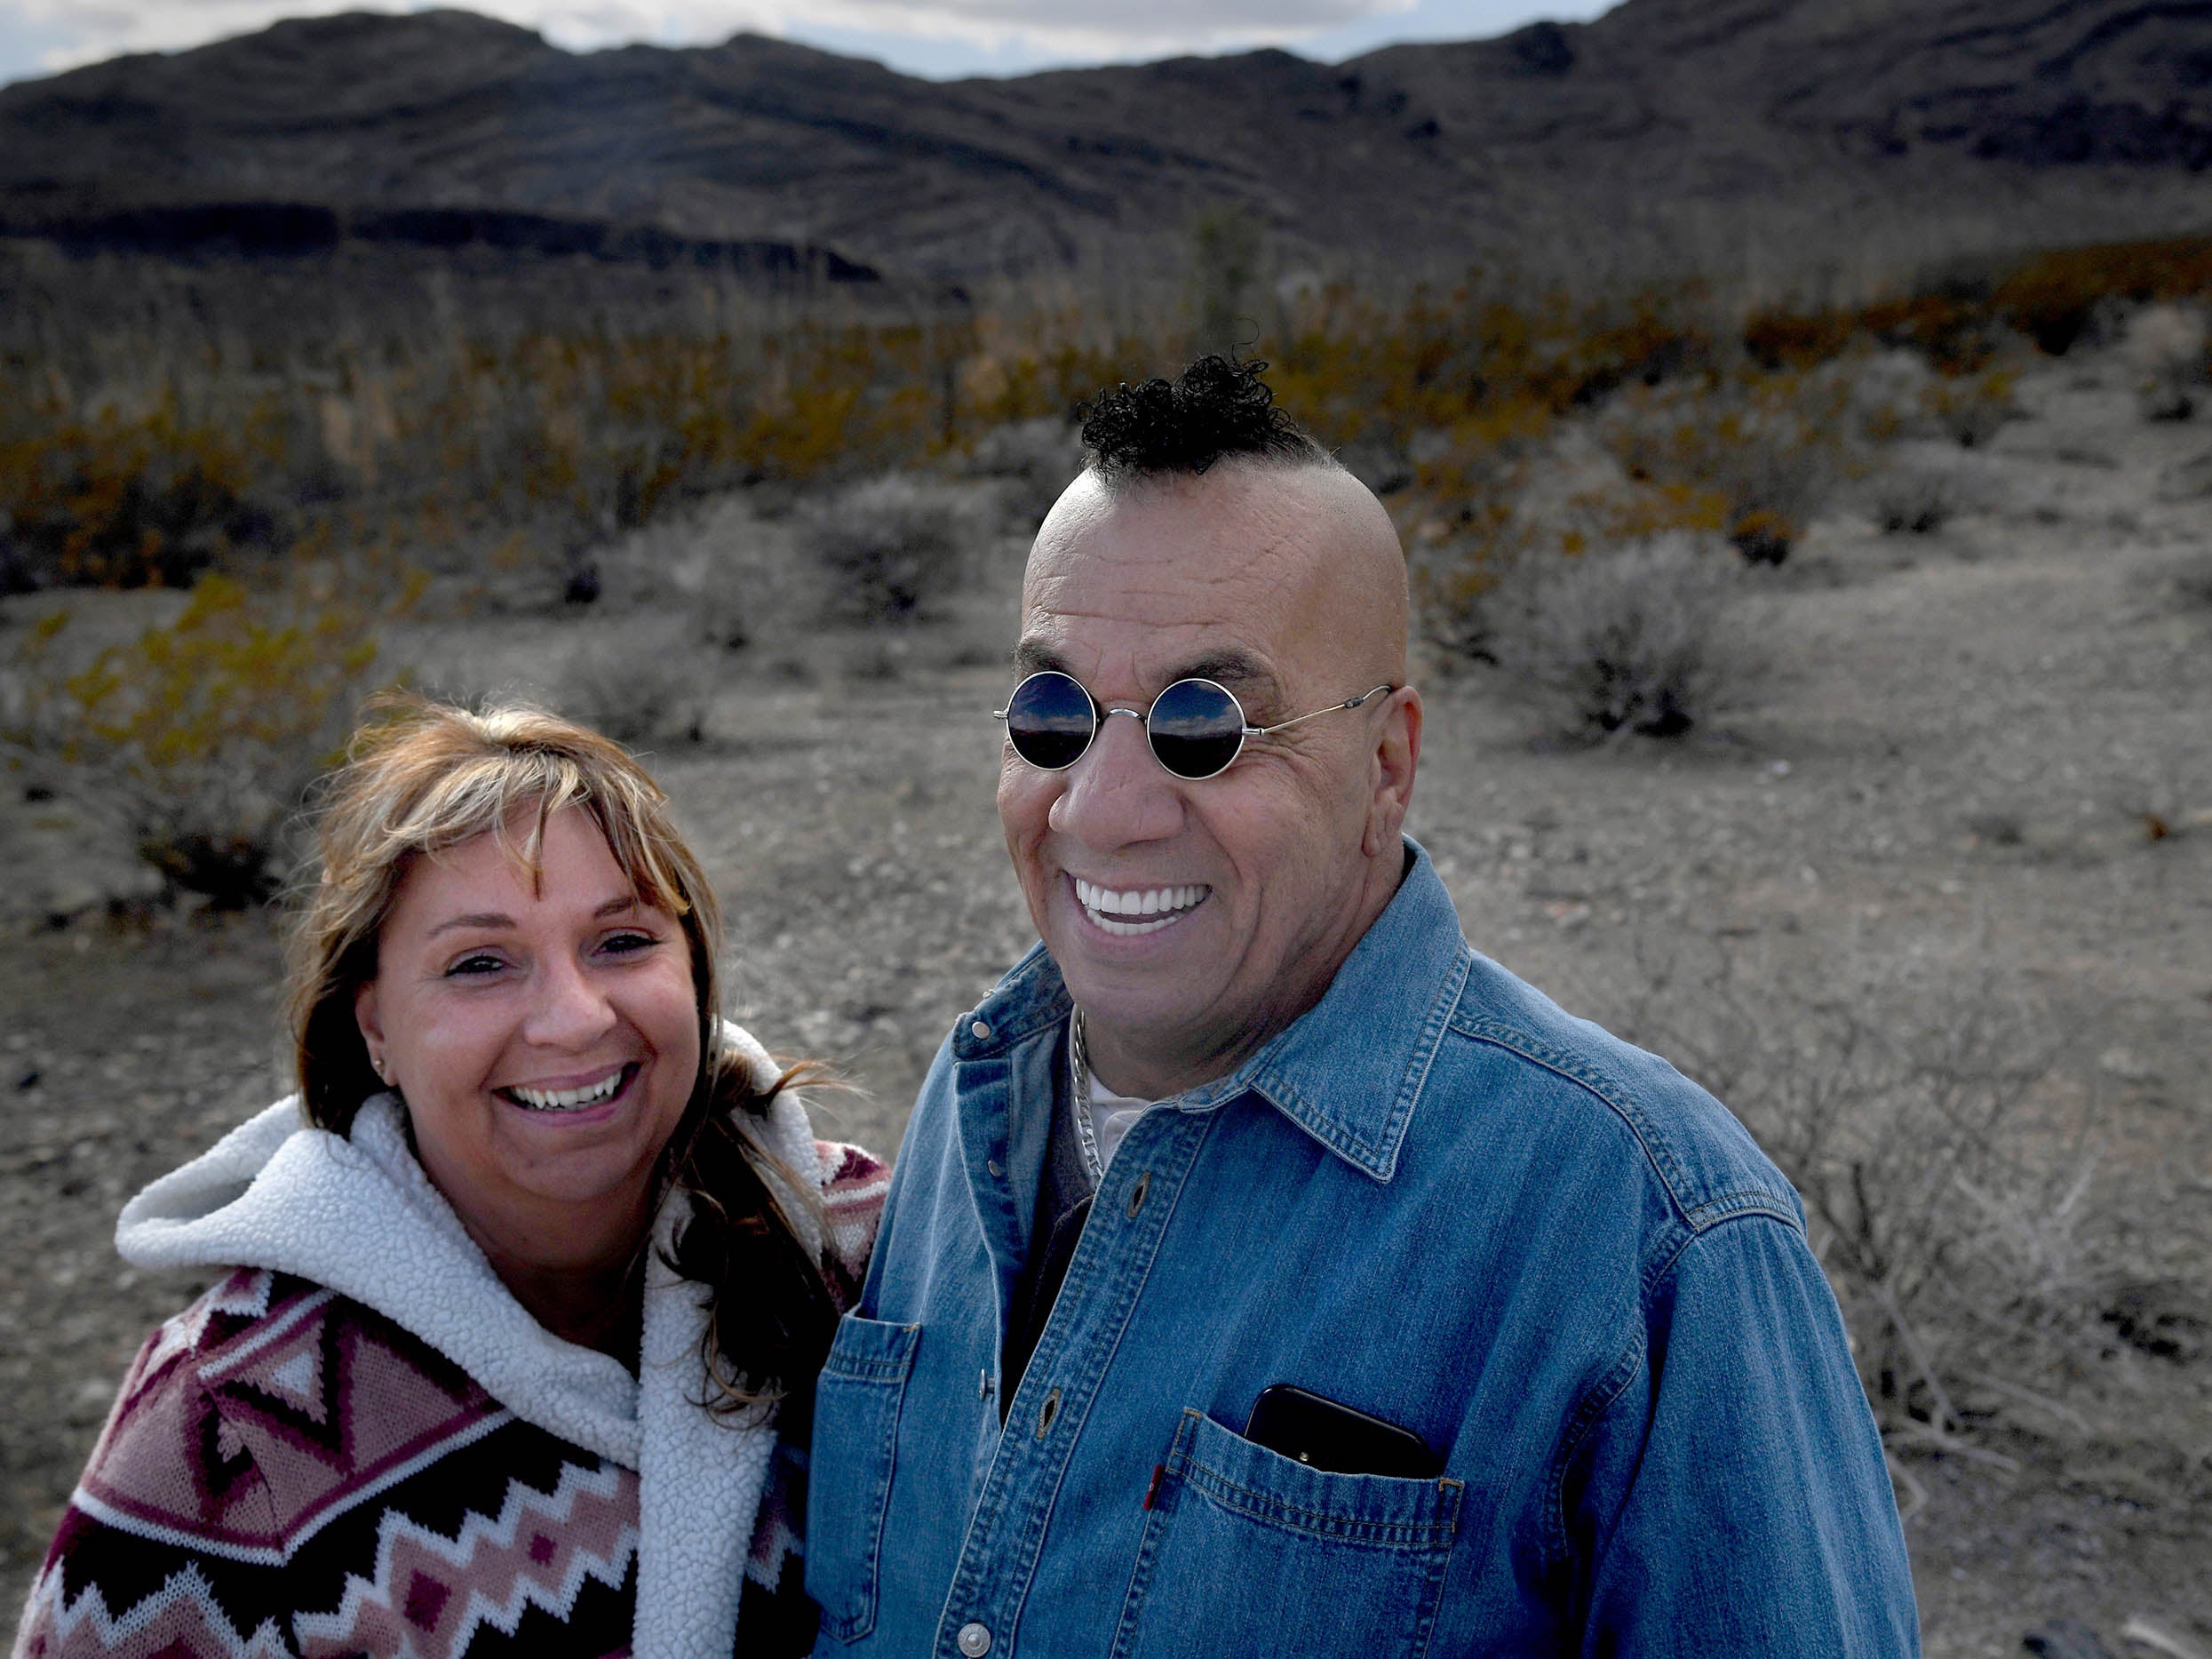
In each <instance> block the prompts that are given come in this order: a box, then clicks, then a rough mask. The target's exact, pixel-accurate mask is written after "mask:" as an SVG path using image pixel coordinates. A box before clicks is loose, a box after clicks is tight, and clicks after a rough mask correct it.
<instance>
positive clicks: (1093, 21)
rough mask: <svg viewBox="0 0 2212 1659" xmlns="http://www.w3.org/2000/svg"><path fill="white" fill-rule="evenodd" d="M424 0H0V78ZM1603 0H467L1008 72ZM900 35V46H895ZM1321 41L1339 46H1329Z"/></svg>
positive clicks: (601, 36)
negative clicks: (288, 20) (1116, 0)
mask: <svg viewBox="0 0 2212 1659" xmlns="http://www.w3.org/2000/svg"><path fill="white" fill-rule="evenodd" d="M418 3H419V0H413V3H410V0H0V79H5V78H11V77H20V76H24V75H27V74H36V73H40V72H42V71H44V72H51V71H52V70H55V69H60V68H70V67H72V66H74V65H76V64H80V63H87V62H92V61H95V60H99V59H102V58H107V57H112V56H114V55H115V54H116V53H118V52H171V51H176V50H178V49H179V48H183V47H188V46H196V45H201V44H205V43H207V42H209V41H212V40H219V39H222V38H224V37H225V36H232V35H239V34H244V33H247V32H249V31H251V30H253V29H258V28H265V27H266V26H267V25H268V24H270V23H272V22H274V21H275V20H277V19H279V18H281V17H299V16H306V15H315V14H324V13H329V12H344V11H354V10H359V9H361V8H362V6H363V5H369V6H372V7H375V8H376V9H379V10H385V11H394V12H397V11H411V10H415V9H418ZM1604 3H1605V0H1555V3H1554V4H1551V5H1549V6H1545V5H1542V4H1538V3H1535V0H1124V3H1123V4H1111V5H1108V4H1101V3H1100V0H804V3H803V4H802V3H801V0H473V4H474V5H475V9H477V10H480V11H482V12H488V13H489V14H490V15H492V16H495V17H499V18H504V19H505V20H507V21H509V22H513V23H518V24H521V25H522V26H524V27H525V28H534V29H537V30H538V31H539V32H540V33H542V34H544V35H545V37H546V38H547V39H548V40H550V41H552V42H553V43H554V44H557V45H561V46H565V47H568V48H569V49H570V50H572V51H589V50H593V49H594V48H598V47H602V46H612V45H621V44H629V43H631V42H636V41H647V42H651V43H654V44H660V45H670V46H676V45H693V44H704V43H709V42H716V41H721V40H726V39H728V37H729V36H731V35H734V34H736V33H738V32H740V31H741V30H748V29H749V30H752V31H755V32H758V33H760V34H768V35H778V36H790V37H792V38H795V39H800V40H807V39H815V40H820V41H822V42H824V44H830V45H831V46H832V47H833V48H835V49H840V50H859V51H863V52H868V53H869V54H870V55H873V56H879V57H882V58H884V59H886V60H888V61H890V62H891V63H892V64H893V66H894V67H895V68H911V69H913V70H916V71H918V72H921V73H929V74H939V75H942V74H946V73H974V72H1003V71H1005V70H1007V69H1010V68H1024V67H1028V66H1030V65H1033V64H1037V63H1043V62H1057V63H1070V62H1086V61H1087V62H1094V61H1100V60H1109V59H1128V58H1133V57H1143V56H1150V55H1158V54H1162V53H1166V52H1212V51H1223V50H1229V49H1232V48H1237V47H1245V46H1254V45H1262V44H1274V45H1285V46H1292V47H1295V46H1297V45H1299V44H1301V43H1303V42H1308V41H1314V40H1317V39H1320V40H1324V41H1325V42H1326V43H1327V44H1328V45H1329V46H1330V47H1337V46H1339V45H1340V43H1347V42H1352V43H1367V42H1379V41H1381V40H1383V39H1388V38H1392V37H1420V38H1427V39H1435V38H1439V37H1442V36H1452V35H1455V34H1456V35H1458V36H1461V37H1469V36H1480V35H1488V34H1495V33H1498V32H1500V30H1502V29H1505V28H1512V27H1513V26H1515V25H1516V24H1518V23H1521V22H1524V21H1526V20H1529V19H1530V18H1532V17H1534V16H1538V15H1551V16H1563V15H1564V16H1577V17H1588V16H1592V15H1595V13H1596V12H1599V11H1601V10H1603V5H1604ZM907 43H911V44H912V47H913V48H914V50H912V51H911V52H908V51H906V50H904V46H905V44H907ZM1330 55H1332V56H1333V55H1337V54H1336V52H1331V53H1330Z"/></svg>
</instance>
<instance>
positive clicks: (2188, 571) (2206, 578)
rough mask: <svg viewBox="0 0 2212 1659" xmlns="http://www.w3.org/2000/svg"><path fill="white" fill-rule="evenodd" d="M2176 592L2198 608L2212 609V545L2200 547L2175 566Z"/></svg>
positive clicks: (2181, 598) (2191, 605)
mask: <svg viewBox="0 0 2212 1659" xmlns="http://www.w3.org/2000/svg"><path fill="white" fill-rule="evenodd" d="M2173 580H2174V593H2175V594H2176V597H2178V598H2179V599H2180V600H2181V602H2182V603H2183V604H2184V605H2187V606H2189V607H2190V608H2192V610H2212V547H2199V548H2197V549H2196V550H2195V551H2194V552H2192V553H2190V554H2186V555H2184V557H2183V558H2182V559H2181V560H2180V561H2179V562H2176V564H2175V566H2174V578H2173Z"/></svg>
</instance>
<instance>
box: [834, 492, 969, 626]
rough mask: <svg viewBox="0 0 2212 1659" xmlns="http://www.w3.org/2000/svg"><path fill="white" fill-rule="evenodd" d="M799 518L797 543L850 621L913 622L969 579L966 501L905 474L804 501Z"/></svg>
mask: <svg viewBox="0 0 2212 1659" xmlns="http://www.w3.org/2000/svg"><path fill="white" fill-rule="evenodd" d="M799 516H800V530H799V536H800V545H801V546H802V547H803V548H804V549H805V550H806V552H807V553H808V554H809V555H810V556H811V557H812V558H813V559H814V560H815V561H816V563H817V564H818V565H819V566H820V567H821V568H822V569H823V570H824V571H825V572H826V573H827V574H828V576H829V578H830V581H831V594H830V599H829V609H830V610H831V614H832V615H834V616H837V617H839V618H843V619H846V620H850V621H855V622H864V623H871V624H875V623H905V622H911V621H914V620H917V619H918V618H919V616H920V615H921V614H922V613H923V611H924V610H925V608H926V607H927V606H928V605H929V604H931V603H932V602H935V601H936V600H939V599H942V598H943V597H944V596H945V595H946V594H950V593H951V592H952V591H953V590H954V589H955V588H957V587H959V586H960V585H961V584H962V583H963V582H964V581H966V580H967V578H968V576H969V575H970V574H971V570H972V566H973V564H974V557H973V554H974V550H975V546H976V543H977V541H978V540H979V539H980V529H981V527H980V526H978V525H977V524H976V522H975V510H974V504H973V502H972V500H971V498H969V497H967V495H966V494H964V493H963V492H961V491H959V490H957V489H955V488H953V487H951V486H949V485H947V484H944V483H939V482H936V481H935V480H931V479H924V478H916V477H913V476H911V475H908V474H903V473H888V474H886V475H883V476H881V477H879V478H871V479H868V480H866V481H865V482H863V483H857V484H853V485H850V486H848V487H847V488H845V489H842V490H839V491H836V492H835V493H833V494H831V495H830V496H828V497H826V498H821V499H818V500H814V501H809V502H808V503H806V504H805V505H804V506H801V507H800V513H799Z"/></svg>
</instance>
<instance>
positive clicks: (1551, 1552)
mask: <svg viewBox="0 0 2212 1659" xmlns="http://www.w3.org/2000/svg"><path fill="white" fill-rule="evenodd" d="M1642 1311H1643V1310H1642V1307H1641V1305H1639V1308H1638V1312H1639V1314H1641V1313H1642ZM1643 1330H1644V1320H1643V1318H1641V1317H1639V1318H1638V1319H1637V1320H1636V1324H1635V1329H1634V1330H1633V1331H1631V1332H1630V1333H1629V1336H1628V1345H1627V1347H1626V1348H1624V1349H1623V1350H1622V1351H1621V1354H1620V1357H1619V1359H1618V1360H1614V1361H1613V1363H1612V1364H1611V1366H1610V1367H1609V1368H1607V1369H1606V1371H1605V1372H1604V1374H1603V1376H1600V1377H1599V1378H1598V1379H1597V1381H1596V1382H1595V1383H1593V1384H1590V1386H1589V1387H1588V1388H1587V1389H1585V1390H1584V1391H1583V1392H1582V1397H1581V1398H1580V1399H1579V1400H1577V1401H1576V1402H1575V1408H1574V1410H1573V1411H1572V1412H1571V1414H1570V1415H1569V1416H1568V1418H1567V1421H1566V1424H1565V1426H1564V1428H1562V1429H1561V1430H1560V1432H1559V1440H1558V1443H1557V1445H1556V1446H1555V1447H1554V1448H1553V1449H1552V1458H1551V1467H1550V1469H1548V1471H1547V1472H1545V1476H1544V1524H1543V1544H1544V1551H1545V1553H1546V1555H1548V1557H1549V1558H1550V1561H1551V1563H1552V1565H1554V1566H1562V1567H1564V1566H1565V1565H1567V1564H1568V1559H1569V1551H1568V1546H1567V1472H1568V1471H1569V1470H1570V1469H1571V1468H1572V1467H1573V1466H1574V1460H1575V1457H1576V1455H1577V1454H1579V1452H1580V1451H1581V1449H1582V1446H1583V1442H1584V1441H1586V1440H1588V1439H1589V1438H1590V1435H1591V1434H1592V1433H1593V1432H1595V1429H1596V1427H1597V1424H1598V1422H1599V1420H1600V1419H1602V1418H1603V1416H1605V1414H1606V1413H1607V1412H1609V1411H1611V1409H1612V1408H1613V1406H1614V1403H1615V1402H1616V1401H1618V1400H1619V1399H1620V1397H1621V1396H1622V1395H1623V1394H1624V1393H1626V1392H1627V1390H1628V1385H1629V1384H1631V1383H1633V1382H1635V1379H1636V1377H1637V1376H1639V1375H1640V1374H1641V1373H1642V1372H1643V1365H1644V1360H1645V1358H1646V1355H1647V1353H1648V1349H1647V1347H1646V1344H1645V1343H1644V1337H1643Z"/></svg>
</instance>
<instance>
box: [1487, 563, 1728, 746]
mask: <svg viewBox="0 0 2212 1659" xmlns="http://www.w3.org/2000/svg"><path fill="white" fill-rule="evenodd" d="M1740 585H1741V578H1739V576H1738V574H1737V572H1736V570H1734V569H1733V568H1732V567H1731V563H1730V562H1729V561H1728V559H1727V558H1726V556H1725V554H1722V553H1718V552H1716V551H1715V550H1713V549H1711V548H1707V547H1701V546H1699V545H1698V544H1697V543H1695V542H1694V541H1692V540H1691V538H1689V537H1686V536H1679V535H1677V536H1666V537H1660V538H1656V539H1653V540H1651V541H1647V542H1643V543H1640V544H1637V545H1635V546H1628V547H1625V548H1621V549H1619V550H1617V551H1608V552H1604V553H1590V554H1583V555H1582V556H1580V557H1579V558H1570V559H1547V560H1525V561H1523V562H1520V563H1518V564H1516V566H1515V567H1514V568H1513V570H1512V571H1511V572H1510V573H1509V574H1508V576H1507V577H1506V578H1504V579H1503V580H1501V581H1500V584H1499V586H1500V590H1501V591H1500V594H1499V595H1498V597H1497V599H1496V601H1495V607H1496V610H1495V615H1496V616H1497V618H1498V622H1497V627H1496V634H1495V646H1494V650H1495V654H1496V658H1497V661H1498V665H1499V666H1500V668H1501V669H1502V670H1503V671H1504V673H1505V674H1507V675H1508V678H1509V680H1510V681H1511V682H1512V683H1513V684H1514V686H1515V687H1516V690H1519V691H1520V692H1521V693H1522V694H1523V695H1524V696H1526V697H1528V698H1530V699H1531V700H1532V701H1533V702H1535V703H1536V704H1537V705H1538V706H1539V707H1540V708H1541V709H1542V710H1543V712H1544V713H1545V714H1546V716H1547V717H1548V720H1549V722H1550V723H1551V724H1552V726H1553V728H1554V729H1555V730H1556V731H1558V732H1559V733H1560V734H1561V735H1563V736H1566V737H1572V738H1590V739H1595V738H1611V737H1616V736H1627V735H1631V734H1634V735H1636V736H1641V737H1650V738H1675V737H1680V736H1682V735H1683V733H1685V732H1687V731H1690V730H1692V729H1693V728H1696V727H1699V726H1702V725H1706V724H1707V723H1709V722H1711V720H1712V719H1713V717H1714V715H1715V714H1716V713H1718V712H1719V711H1720V710H1722V709H1723V708H1725V707H1727V706H1731V704H1732V703H1733V702H1734V701H1735V700H1736V699H1737V698H1739V696H1740V695H1741V693H1742V692H1743V691H1744V690H1745V689H1746V687H1747V683H1748V682H1749V680H1750V678H1751V676H1752V674H1753V672H1754V659H1753V657H1752V654H1751V652H1750V651H1749V650H1748V649H1747V644H1746V642H1744V641H1743V640H1742V638H1741V637H1740V636H1739V634H1738V633H1737V630H1736V627H1735V626H1734V624H1733V618H1731V605H1732V604H1733V602H1734V601H1735V599H1736V597H1737V594H1738V590H1739V586H1740Z"/></svg>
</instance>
